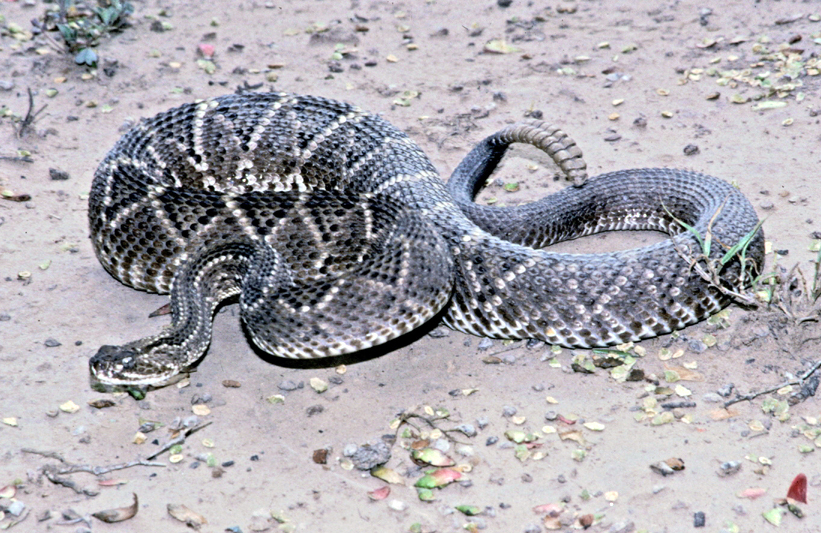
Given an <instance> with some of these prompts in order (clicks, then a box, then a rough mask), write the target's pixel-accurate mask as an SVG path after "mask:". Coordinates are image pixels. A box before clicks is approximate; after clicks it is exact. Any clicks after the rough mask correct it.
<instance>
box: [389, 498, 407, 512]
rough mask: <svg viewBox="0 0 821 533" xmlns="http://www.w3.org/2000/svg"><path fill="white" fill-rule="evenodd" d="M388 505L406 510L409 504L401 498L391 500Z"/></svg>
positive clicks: (394, 508) (396, 509) (395, 508)
mask: <svg viewBox="0 0 821 533" xmlns="http://www.w3.org/2000/svg"><path fill="white" fill-rule="evenodd" d="M388 507H390V508H391V509H392V510H394V511H404V510H405V509H407V507H408V506H407V504H406V503H405V502H403V501H401V500H391V501H389V502H388Z"/></svg>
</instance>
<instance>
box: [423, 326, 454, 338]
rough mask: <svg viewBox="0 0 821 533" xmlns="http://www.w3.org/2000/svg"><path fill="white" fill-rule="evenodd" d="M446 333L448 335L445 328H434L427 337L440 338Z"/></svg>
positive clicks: (445, 335)
mask: <svg viewBox="0 0 821 533" xmlns="http://www.w3.org/2000/svg"><path fill="white" fill-rule="evenodd" d="M448 335H450V333H449V332H448V330H447V329H445V328H436V329H434V330H433V331H431V332H430V333H428V337H431V338H433V339H441V338H443V337H447V336H448Z"/></svg>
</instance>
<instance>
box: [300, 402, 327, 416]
mask: <svg viewBox="0 0 821 533" xmlns="http://www.w3.org/2000/svg"><path fill="white" fill-rule="evenodd" d="M323 411H325V406H323V405H318V404H317V405H311V406H310V407H308V408H307V409H305V414H307V415H308V416H309V417H311V416H314V415H318V414H320V413H322V412H323Z"/></svg>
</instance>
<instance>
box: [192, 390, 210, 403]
mask: <svg viewBox="0 0 821 533" xmlns="http://www.w3.org/2000/svg"><path fill="white" fill-rule="evenodd" d="M212 399H213V398H212V397H211V395H210V394H208V393H205V394H194V395H193V396H191V405H197V404H206V403H209V402H210V401H211V400H212Z"/></svg>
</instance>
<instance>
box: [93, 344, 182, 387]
mask: <svg viewBox="0 0 821 533" xmlns="http://www.w3.org/2000/svg"><path fill="white" fill-rule="evenodd" d="M88 368H89V373H90V375H91V376H90V379H91V387H92V388H93V389H94V390H97V391H100V392H118V391H126V392H131V391H142V392H146V391H148V390H152V389H159V388H162V387H166V386H168V385H171V384H173V383H176V382H177V381H179V380H180V379H183V378H184V377H186V376H187V375H188V374H187V373H186V372H184V371H183V370H182V369H181V368H180V366H179V364H178V363H177V361H175V360H174V359H173V358H172V357H169V356H168V355H163V354H158V353H150V354H149V353H143V352H140V351H139V350H138V349H136V348H135V347H133V346H129V345H126V346H111V345H105V346H102V347H100V349H99V350H98V351H97V354H96V355H94V357H92V358H91V359H90V360H89V362H88Z"/></svg>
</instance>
